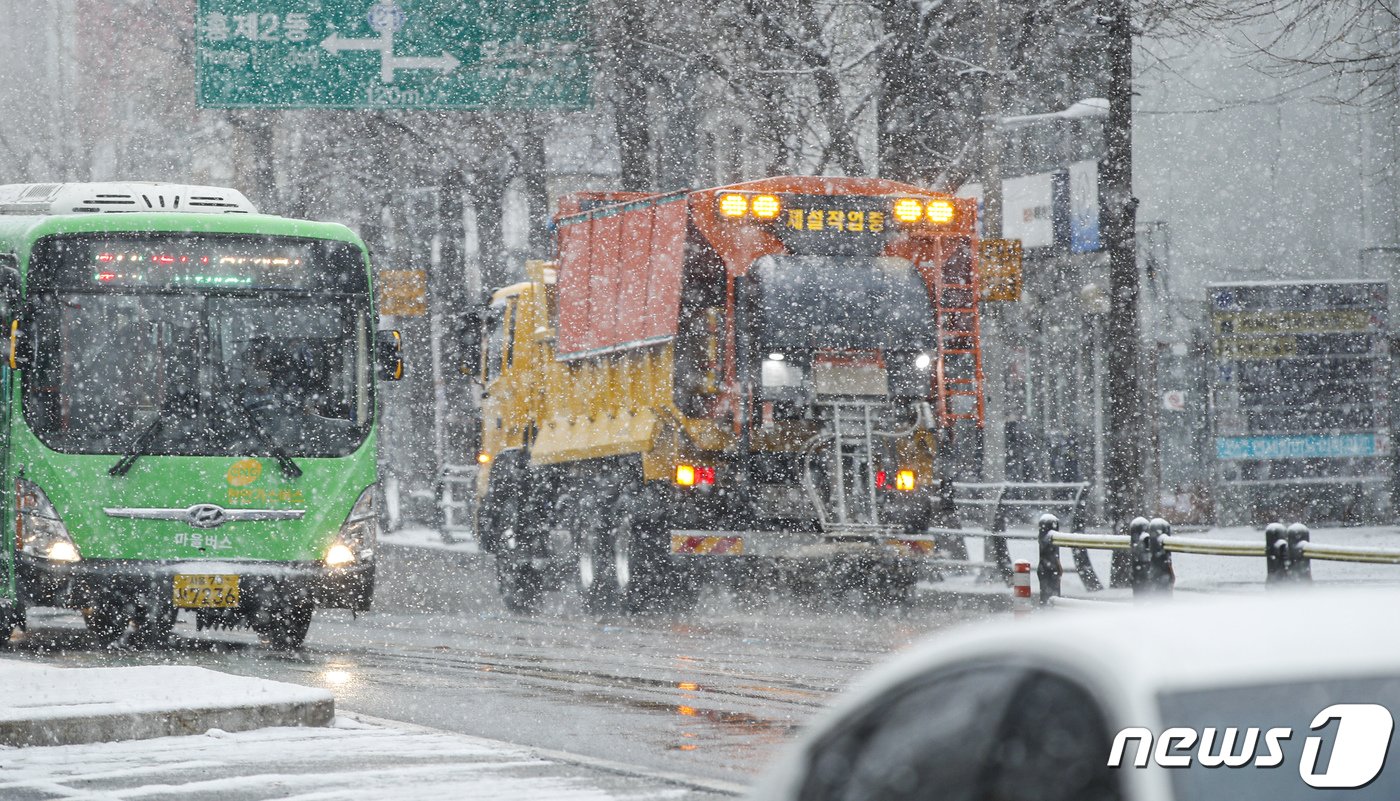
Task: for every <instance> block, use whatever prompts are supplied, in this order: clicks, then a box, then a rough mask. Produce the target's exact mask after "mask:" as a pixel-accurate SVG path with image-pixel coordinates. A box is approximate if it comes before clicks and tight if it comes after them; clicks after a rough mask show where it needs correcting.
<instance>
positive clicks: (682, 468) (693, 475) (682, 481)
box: [676, 464, 715, 487]
mask: <svg viewBox="0 0 1400 801" xmlns="http://www.w3.org/2000/svg"><path fill="white" fill-rule="evenodd" d="M714 483H715V469H714V468H713V467H701V466H699V465H693V464H678V465H676V484H678V485H680V486H682V487H707V486H713V485H714Z"/></svg>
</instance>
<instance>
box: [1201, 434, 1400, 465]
mask: <svg viewBox="0 0 1400 801" xmlns="http://www.w3.org/2000/svg"><path fill="white" fill-rule="evenodd" d="M1389 452H1390V447H1389V443H1388V442H1387V438H1386V437H1384V436H1381V435H1377V434H1336V435H1301V436H1278V437H1217V438H1216V440H1215V457H1216V458H1217V459H1221V460H1236V459H1344V458H1348V457H1356V456H1385V455H1387V454H1388V453H1389Z"/></svg>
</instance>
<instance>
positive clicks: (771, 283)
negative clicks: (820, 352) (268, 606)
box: [753, 256, 934, 352]
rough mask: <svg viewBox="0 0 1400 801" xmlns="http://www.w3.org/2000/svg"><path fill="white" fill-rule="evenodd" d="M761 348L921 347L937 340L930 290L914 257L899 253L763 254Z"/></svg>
mask: <svg viewBox="0 0 1400 801" xmlns="http://www.w3.org/2000/svg"><path fill="white" fill-rule="evenodd" d="M753 274H754V276H755V277H756V278H757V312H758V315H759V320H760V324H761V327H762V331H763V333H762V337H761V342H762V346H763V347H765V348H768V349H770V350H778V351H805V350H816V349H821V348H832V349H850V350H880V351H887V352H888V351H922V350H926V349H928V348H930V347H932V345H933V342H934V321H933V311H932V309H931V308H930V305H929V297H928V291H927V290H926V289H925V288H924V284H923V281H922V279H920V277H919V274H918V272H917V271H916V270H915V269H914V265H913V264H911V263H910V262H909V261H907V260H905V259H900V258H893V257H876V258H872V257H832V256H784V257H766V258H763V259H760V260H759V262H758V263H757V264H756V265H755V266H754V271H753Z"/></svg>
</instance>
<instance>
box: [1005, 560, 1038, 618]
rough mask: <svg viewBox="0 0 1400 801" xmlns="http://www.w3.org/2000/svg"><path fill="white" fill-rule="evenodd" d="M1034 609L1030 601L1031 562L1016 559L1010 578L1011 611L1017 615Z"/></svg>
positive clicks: (1020, 615)
mask: <svg viewBox="0 0 1400 801" xmlns="http://www.w3.org/2000/svg"><path fill="white" fill-rule="evenodd" d="M1033 609H1035V605H1034V604H1033V603H1032V602H1031V563H1030V562H1029V561H1028V560H1025V559H1017V560H1016V564H1015V566H1014V567H1013V568H1012V579H1011V611H1012V613H1013V614H1015V615H1016V616H1017V617H1022V616H1024V615H1027V614H1030V612H1031V611H1032V610H1033Z"/></svg>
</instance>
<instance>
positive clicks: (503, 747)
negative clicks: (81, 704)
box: [0, 715, 737, 801]
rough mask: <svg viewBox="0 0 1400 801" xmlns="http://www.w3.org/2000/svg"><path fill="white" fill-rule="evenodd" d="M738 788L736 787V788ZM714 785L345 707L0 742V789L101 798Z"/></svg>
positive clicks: (709, 793)
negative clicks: (253, 722) (139, 731)
mask: <svg viewBox="0 0 1400 801" xmlns="http://www.w3.org/2000/svg"><path fill="white" fill-rule="evenodd" d="M735 789H736V790H737V788H735ZM720 795H721V793H720V792H717V791H714V790H705V789H700V788H696V787H694V786H685V785H682V784H678V783H675V782H673V781H668V780H667V777H665V776H663V775H659V774H654V775H647V776H639V775H637V774H636V773H635V772H630V773H622V772H620V771H619V770H615V769H613V768H612V767H611V766H608V765H605V764H601V763H596V762H594V763H591V764H578V763H570V762H566V761H564V760H562V759H559V758H551V757H549V756H545V755H542V754H540V753H539V752H536V751H532V750H531V749H528V748H520V747H515V746H510V745H507V744H504V743H498V742H493V741H489V740H481V739H477V738H473V737H466V736H462V735H456V734H449V733H445V732H439V731H434V730H430V729H422V728H418V727H413V726H408V725H406V724H393V723H388V722H385V721H377V720H373V719H361V718H357V717H356V716H353V715H351V716H341V717H338V718H336V720H335V723H334V724H333V725H332V726H330V727H324V728H267V729H259V730H256V731H248V732H240V733H231V732H226V731H222V730H219V729H212V730H210V731H208V732H206V733H204V734H199V735H191V736H185V737H162V738H159V739H153V740H129V741H124V742H112V743H97V744H91V745H68V746H54V747H35V748H9V749H0V798H4V799H13V800H14V801H20V799H25V800H26V801H27V800H28V799H34V800H35V801H37V800H38V799H59V798H65V799H69V798H83V799H92V800H93V801H128V800H132V801H134V800H135V799H162V798H174V799H189V798H205V797H207V798H218V799H220V801H253V800H254V799H257V800H258V801H261V799H271V798H277V799H282V801H313V799H314V801H439V800H440V801H464V800H466V799H482V800H483V801H486V800H487V799H489V800H490V801H653V800H655V801H661V800H662V799H666V800H667V801H698V800H699V799H709V798H716V797H719V796H720Z"/></svg>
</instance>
